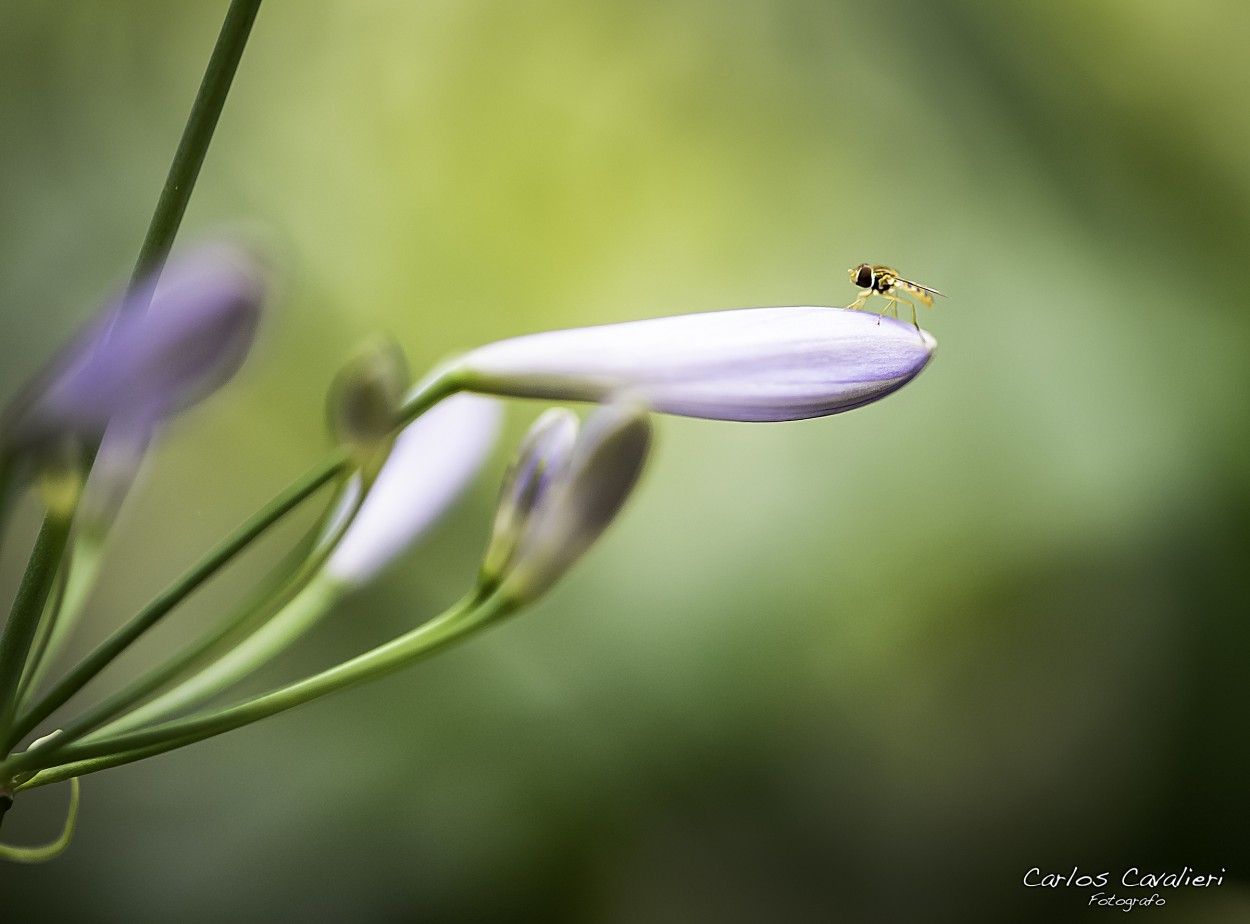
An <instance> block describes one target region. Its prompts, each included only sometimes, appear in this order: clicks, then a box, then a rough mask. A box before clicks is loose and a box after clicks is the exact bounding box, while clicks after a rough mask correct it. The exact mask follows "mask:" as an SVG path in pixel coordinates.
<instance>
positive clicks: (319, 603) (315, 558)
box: [48, 481, 364, 750]
mask: <svg viewBox="0 0 1250 924" xmlns="http://www.w3.org/2000/svg"><path fill="white" fill-rule="evenodd" d="M351 483H352V482H350V481H349V482H348V484H351ZM363 498H364V492H363V491H361V492H359V493H358V494H357V496H356V498H355V499H354V500H352V501H351V505H352V506H351V511H350V513H349V514H348V515H346V516H343V517H340V520H339V522H338V523H337V524H335V525H334V526H333V527H332V528H330V529H329V532H326V527H325V525H324V524H319V525H318V527H317V530H318V532H320V533H322V536H321V538H320V539H319V540H318V541H317V542H316V543H315V545H314V548H313V549H312V551H311V552H309V553H306V554H305V555H303V556H302V557H301V558H300V560H299V562H298V563H295V564H286V565H284V566H283V567H281V568H280V569H279V573H281V574H282V579H281V580H280V581H279V582H277V583H276V584H275V585H272V586H270V587H267V588H265V590H264V591H262V592H261V593H260V594H259V595H258V596H257V598H256V599H252V600H249V601H247V603H246V605H244V606H242V607H240V608H239V609H238V610H237V611H236V612H235V613H234V614H233V615H232V616H231V617H230V618H228V619H226V620H224V621H223V622H222V623H221V625H219V626H218V627H217V628H216V629H215V630H213V631H212V632H210V633H208V634H207V635H205V636H203V637H202V638H200V639H199V640H198V641H197V642H195V643H194V644H192V645H190V646H188V647H187V648H185V649H183V650H182V651H180V652H179V653H178V654H177V655H175V656H174V657H173V658H171V659H169V660H168V661H166V662H164V663H163V664H161V665H160V666H159V667H157V668H156V669H154V670H152V671H149V672H148V673H147V674H146V675H144V676H143V677H140V678H139V679H138V680H136V681H135V682H134V683H132V684H130V685H129V686H127V687H125V688H124V689H122V690H120V691H118V692H117V693H115V694H113V695H112V696H110V697H108V698H107V699H105V700H103V701H102V702H100V703H98V704H96V705H95V706H94V707H92V708H91V709H89V710H87V711H86V712H85V713H83V714H82V715H81V716H79V717H78V718H76V719H74V720H73V721H71V722H69V723H68V724H66V725H65V727H64V728H62V729H61V733H60V734H59V735H57V736H56V738H54V739H53V740H51V741H50V742H49V743H48V747H49V748H50V749H53V750H55V749H59V747H60V746H63V745H66V744H69V743H70V742H72V741H76V740H78V739H79V738H81V737H83V736H84V735H86V734H87V733H88V732H91V731H92V730H93V729H96V728H98V727H99V726H101V725H103V724H104V723H105V722H108V721H109V720H110V719H112V718H114V717H115V716H118V715H120V714H121V713H122V712H124V711H125V710H126V709H128V708H129V707H130V706H132V705H134V704H135V703H137V702H139V701H141V700H143V699H144V698H145V697H147V696H148V695H149V694H151V693H153V692H155V691H156V690H159V689H161V688H162V687H163V686H165V685H166V684H167V683H169V681H171V680H173V679H174V678H175V677H178V676H179V675H180V674H182V673H183V672H184V671H185V670H186V669H187V668H189V667H191V666H192V665H194V664H196V663H197V662H199V661H200V660H202V659H203V657H204V655H206V654H207V653H208V652H210V651H212V650H213V649H215V648H217V647H218V646H219V645H220V644H221V643H222V642H223V641H225V640H226V639H227V638H229V637H230V636H232V635H234V634H236V633H237V632H238V631H239V629H241V628H242V627H243V626H244V625H246V624H247V623H248V622H253V621H255V620H256V619H257V617H259V616H265V617H266V618H267V621H266V622H263V623H261V625H260V626H259V627H258V628H256V629H255V630H254V631H253V632H252V634H251V635H249V636H247V637H246V638H245V639H243V640H242V641H240V642H239V643H238V644H237V645H236V646H235V647H234V648H232V649H230V650H229V651H228V652H226V653H225V654H224V655H222V656H221V657H220V658H219V659H218V660H216V661H213V662H212V663H211V664H209V665H208V666H207V667H205V668H204V669H203V670H201V671H200V672H199V673H198V674H195V675H193V676H191V677H188V678H187V679H186V680H184V681H183V682H182V683H180V684H178V685H177V686H176V687H173V688H172V689H170V690H167V691H166V692H165V693H163V694H162V695H161V696H158V697H157V698H156V699H154V700H152V701H151V702H149V703H145V704H144V705H143V706H142V707H140V708H139V709H136V710H135V711H133V712H131V713H129V714H127V715H126V716H124V717H123V718H121V719H119V720H117V721H116V722H113V723H111V724H110V725H108V726H106V727H104V728H103V729H100V732H97V733H96V734H97V735H99V734H101V733H103V734H117V733H119V732H121V731H127V730H129V729H132V728H138V727H139V726H141V725H145V724H147V723H150V722H152V721H155V720H159V719H163V718H165V717H167V716H169V715H172V714H174V713H176V712H178V711H180V710H182V709H185V708H187V707H188V706H192V705H195V704H196V703H199V702H202V701H203V700H204V699H207V698H208V697H210V696H212V695H213V694H215V693H217V692H219V691H221V690H223V689H225V688H226V687H228V686H230V685H231V684H232V683H234V682H235V681H236V680H239V679H241V678H242V677H245V676H247V675H248V674H250V673H251V672H252V671H253V670H255V669H256V668H257V667H259V666H260V665H262V664H264V663H265V662H266V661H268V660H269V659H271V658H272V657H274V655H276V654H277V653H278V652H280V651H282V650H283V649H284V648H286V647H287V646H288V645H290V644H291V643H292V642H294V641H295V640H296V639H297V638H299V636H300V635H302V634H303V633H304V632H305V631H306V630H307V629H308V628H310V627H311V626H312V625H313V623H314V622H315V621H316V619H317V618H318V617H319V616H321V615H322V614H324V613H325V612H326V611H327V610H328V609H329V607H330V604H331V603H332V602H333V599H334V594H333V591H334V588H333V587H330V586H328V584H327V583H326V582H321V585H320V586H318V584H317V582H315V580H314V578H315V576H316V575H317V573H318V571H319V570H320V568H321V566H322V565H323V564H325V561H326V559H327V558H328V557H329V556H330V553H331V552H333V550H334V547H335V545H336V544H337V542H338V540H339V539H340V538H342V535H343V533H344V532H346V530H347V527H348V526H349V525H350V524H351V521H352V519H354V518H355V514H356V512H357V511H359V509H360V504H361V503H362V501H363ZM341 503H343V501H342V499H341V498H340V500H339V501H336V502H335V503H334V504H332V505H331V507H330V511H329V514H328V516H334V515H335V514H336V513H337V508H338V507H339V505H340V504H341ZM310 585H311V586H310ZM88 740H90V737H88Z"/></svg>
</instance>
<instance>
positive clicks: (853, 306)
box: [847, 289, 872, 311]
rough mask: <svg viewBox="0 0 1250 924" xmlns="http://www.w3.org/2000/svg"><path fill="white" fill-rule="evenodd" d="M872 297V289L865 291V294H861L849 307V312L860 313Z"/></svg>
mask: <svg viewBox="0 0 1250 924" xmlns="http://www.w3.org/2000/svg"><path fill="white" fill-rule="evenodd" d="M871 295H872V289H865V290H864V291H863V292H860V293H859V295H858V296H856V298H855V301H853V302H851V303H850V304H849V305H847V310H848V311H858V310H859V309H860V308H861V307H862V306H863V304H864V302H866V301H868V298H869V297H870V296H871Z"/></svg>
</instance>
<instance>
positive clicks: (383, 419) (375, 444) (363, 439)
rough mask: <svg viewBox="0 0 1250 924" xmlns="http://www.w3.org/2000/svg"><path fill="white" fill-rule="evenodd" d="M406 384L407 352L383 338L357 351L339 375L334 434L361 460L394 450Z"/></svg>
mask: <svg viewBox="0 0 1250 924" xmlns="http://www.w3.org/2000/svg"><path fill="white" fill-rule="evenodd" d="M408 385H409V378H408V364H407V362H406V361H405V359H404V354H403V351H402V350H401V349H400V348H399V346H398V345H397V344H396V343H395V342H394V341H393V340H390V339H386V338H381V337H379V338H376V339H374V340H371V341H370V342H368V343H367V344H365V345H364V346H363V347H362V348H361V349H359V350H358V351H357V352H356V353H355V355H353V356H352V357H351V358H350V359H349V360H348V361H347V363H346V364H345V365H344V366H343V368H342V369H341V370H339V373H338V375H336V376H335V378H334V382H333V383H332V384H331V386H330V395H329V401H328V403H327V413H328V417H329V423H330V432H331V433H332V434H333V435H334V438H335V439H337V440H338V441H339V442H340V443H344V444H346V445H348V446H350V447H351V448H352V451H353V453H354V454H355V455H357V456H358V461H359V462H361V463H362V464H364V462H365V461H366V460H372V459H375V458H377V457H378V456H384V455H385V451H386V450H388V449H389V448H390V444H391V441H392V438H393V435H394V431H395V424H396V421H397V418H398V411H399V406H400V403H401V402H402V401H403V397H404V392H405V390H406V389H407V388H408Z"/></svg>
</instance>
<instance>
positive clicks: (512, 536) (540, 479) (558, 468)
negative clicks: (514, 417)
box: [478, 408, 578, 592]
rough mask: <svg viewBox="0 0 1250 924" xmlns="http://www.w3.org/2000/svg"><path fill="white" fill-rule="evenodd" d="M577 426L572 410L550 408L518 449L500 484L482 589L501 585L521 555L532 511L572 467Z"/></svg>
mask: <svg viewBox="0 0 1250 924" xmlns="http://www.w3.org/2000/svg"><path fill="white" fill-rule="evenodd" d="M577 429H578V421H577V416H576V415H575V414H574V413H573V412H572V411H569V410H566V409H565V408H551V409H550V410H548V411H545V412H544V413H543V414H542V416H540V417H539V418H538V420H536V421H535V422H534V425H533V426H532V427H530V430H529V433H527V434H526V436H525V439H524V441H522V443H521V445H520V447H519V448H518V449H517V454H516V457H515V458H514V459H513V461H512V464H511V465H510V466H509V467H508V471H507V472H506V473H505V474H504V478H503V484H502V485H501V486H500V490H499V504H498V506H497V507H496V509H495V522H494V526H493V527H492V529H491V537H490V542H489V543H488V544H487V547H486V554H485V555H484V556H483V557H482V571H481V574H480V576H479V578H478V585H479V587H480V588H481V589H482V591H483V592H489V591H490V590H492V589H494V587H495V586H496V585H497V584H498V582H499V580H500V578H501V577H502V576H503V575H504V573H505V571H506V570H507V568H508V566H509V564H510V563H511V562H512V559H513V557H514V556H515V554H516V549H517V544H518V543H519V541H520V539H521V536H522V533H523V531H524V529H525V526H526V523H527V522H528V521H529V518H530V515H531V514H532V513H533V511H534V509H535V508H536V507H537V506H538V505H539V504H541V503H542V502H543V499H544V498H545V497H546V495H547V492H548V490H549V489H550V488H551V487H552V485H554V484H557V483H559V481H560V480H561V478H562V477H563V476H564V474H565V472H566V471H567V470H568V467H569V463H570V461H571V459H572V455H573V447H574V444H575V443H576V441H577Z"/></svg>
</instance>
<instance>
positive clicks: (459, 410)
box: [326, 395, 501, 585]
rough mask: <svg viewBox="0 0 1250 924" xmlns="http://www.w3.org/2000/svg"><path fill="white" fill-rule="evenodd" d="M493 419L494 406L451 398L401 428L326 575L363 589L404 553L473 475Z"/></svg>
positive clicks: (493, 431)
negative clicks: (359, 585)
mask: <svg viewBox="0 0 1250 924" xmlns="http://www.w3.org/2000/svg"><path fill="white" fill-rule="evenodd" d="M500 416H501V408H500V404H499V402H498V401H495V400H493V399H491V398H483V397H481V396H479V395H454V396H452V397H450V398H447V399H445V400H443V401H442V402H440V403H439V404H436V405H435V406H434V407H433V408H431V409H430V410H428V411H426V412H425V413H424V414H422V415H421V416H420V417H418V418H417V419H416V420H415V421H413V422H412V423H411V424H409V425H408V426H407V427H406V428H404V430H403V431H402V432H401V433H400V434H399V436H398V437H397V438H396V439H395V445H394V447H393V448H392V449H391V452H390V455H389V456H387V458H386V462H385V463H384V464H383V465H382V469H381V471H380V472H379V473H378V476H377V478H376V479H375V480H374V482H373V485H372V487H370V488H369V493H368V494H367V495H366V496H365V500H364V504H363V505H362V506H361V508H360V511H359V513H357V515H356V518H355V519H354V520H353V521H352V523H351V525H350V526H348V528H347V532H346V533H345V534H344V536H343V538H342V540H341V541H340V542H339V544H338V546H337V547H336V548H335V550H334V552H333V553H332V554H331V556H330V559H329V561H328V562H327V563H326V574H327V576H329V577H330V578H331V579H332V580H335V581H337V582H339V583H342V584H349V585H355V584H363V583H365V582H366V581H368V580H369V579H370V578H371V577H373V575H374V574H376V573H377V572H378V571H379V570H380V569H382V568H383V567H385V566H386V564H387V563H388V562H390V561H391V560H392V559H394V558H395V557H396V556H397V555H399V554H400V553H401V552H402V551H403V550H404V549H405V548H407V547H408V545H409V544H411V543H412V542H413V541H414V540H415V539H416V538H417V537H418V536H419V535H420V534H421V533H422V532H423V531H424V530H425V529H426V528H427V527H429V526H430V525H431V524H432V523H433V522H434V521H435V520H436V519H437V518H438V517H439V515H440V514H441V513H442V512H443V511H444V510H446V509H447V508H448V507H449V506H450V505H451V503H452V501H454V500H455V499H456V498H457V497H458V496H459V495H460V492H461V491H462V490H463V489H464V488H465V486H466V485H468V484H469V482H470V481H471V480H472V478H473V476H474V475H475V474H477V471H478V469H479V468H480V467H481V465H482V463H483V462H484V461H485V460H486V457H487V456H488V455H489V453H490V450H491V447H492V446H493V445H494V443H495V437H496V435H497V434H498V432H499V421H500Z"/></svg>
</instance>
